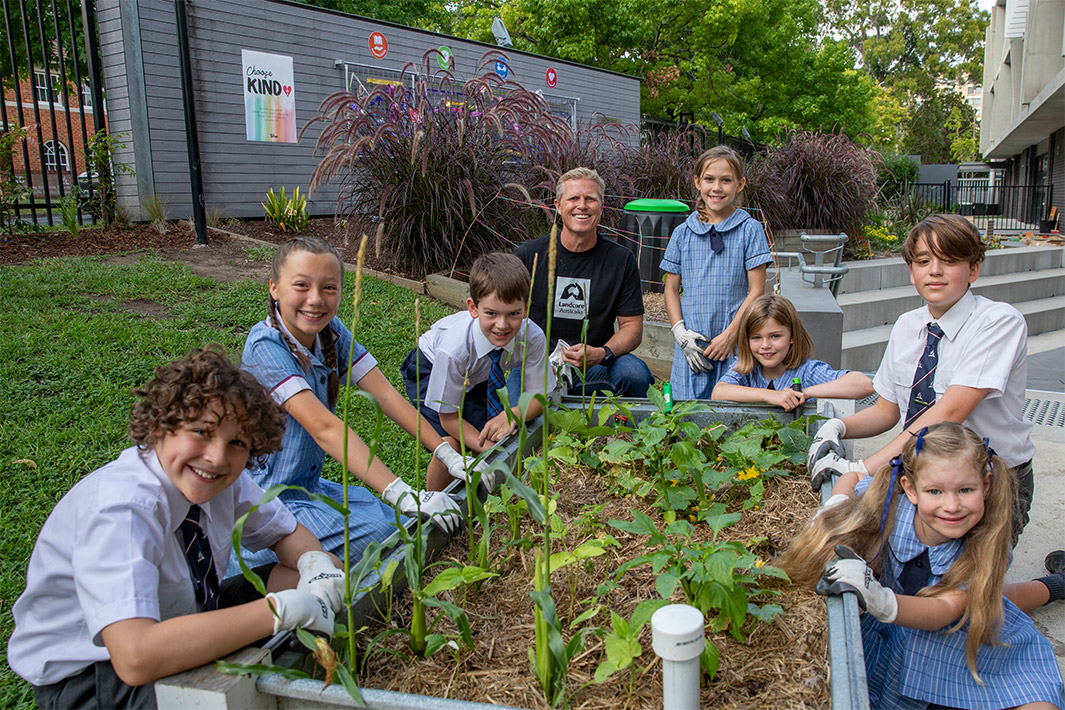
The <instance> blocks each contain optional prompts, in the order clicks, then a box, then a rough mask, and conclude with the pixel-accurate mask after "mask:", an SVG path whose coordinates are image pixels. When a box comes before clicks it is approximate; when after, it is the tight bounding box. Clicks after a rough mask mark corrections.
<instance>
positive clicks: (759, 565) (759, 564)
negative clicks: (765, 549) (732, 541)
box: [754, 560, 765, 569]
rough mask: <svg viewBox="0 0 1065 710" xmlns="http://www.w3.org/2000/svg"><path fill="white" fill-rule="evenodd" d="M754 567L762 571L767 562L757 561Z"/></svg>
mask: <svg viewBox="0 0 1065 710" xmlns="http://www.w3.org/2000/svg"><path fill="white" fill-rule="evenodd" d="M754 566H755V567H757V568H758V569H762V568H763V567H765V561H764V560H755V563H754Z"/></svg>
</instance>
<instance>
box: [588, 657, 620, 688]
mask: <svg viewBox="0 0 1065 710" xmlns="http://www.w3.org/2000/svg"><path fill="white" fill-rule="evenodd" d="M617 671H618V668H617V666H615V665H614V664H613V663H611V662H610V661H609V660H606V661H603V662H601V663H600V664H599V666H598V667H597V668H596V669H595V676H594V677H593V681H594V682H596V683H602V682H603V681H605V680H606V679H608V678H609V677H610V676H612V675H614V674H615V673H616V672H617Z"/></svg>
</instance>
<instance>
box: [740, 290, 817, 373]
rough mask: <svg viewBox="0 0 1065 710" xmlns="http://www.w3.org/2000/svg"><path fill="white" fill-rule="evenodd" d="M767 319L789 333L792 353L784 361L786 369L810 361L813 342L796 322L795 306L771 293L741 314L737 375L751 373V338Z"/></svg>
mask: <svg viewBox="0 0 1065 710" xmlns="http://www.w3.org/2000/svg"><path fill="white" fill-rule="evenodd" d="M770 319H772V320H775V321H776V322H777V323H780V324H781V325H782V326H784V327H785V328H787V329H788V330H790V331H791V351H790V352H788V356H787V357H786V358H784V367H785V369H788V370H790V369H792V368H795V367H798V366H799V365H801V364H803V363H804V362H806V361H807V360H808V359H809V358H811V357H813V354H814V341H813V339H812V338H811V337H810V334H809V333H807V332H806V328H804V327H803V325H802V321H801V320H799V314H798V312H796V310H795V306H793V305H792V304H791V301H789V300H788V299H786V298H784V297H783V296H777V295H776V294H771V293H770V294H766V295H765V296H761V297H759V298H756V299H755V300H754V301H753V302H752V303H751V305H749V306H747V310H746V311H744V312H743V317H742V318H741V319H740V337H739V339H738V342H737V343H736V365H735V368H736V372H739V373H740V374H742V375H746V374H747V373H748V372H750V371H751V370H753V369H754V366H755V364H756V363H757V360H755V358H754V353H753V352H752V351H751V343H750V340H751V336H752V335H754V334H755V332H756V331H757V330H758V329H759V328H761V327H762V326H763V325H765V322H766V321H768V320H770Z"/></svg>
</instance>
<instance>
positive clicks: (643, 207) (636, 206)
mask: <svg viewBox="0 0 1065 710" xmlns="http://www.w3.org/2000/svg"><path fill="white" fill-rule="evenodd" d="M625 209H626V210H628V211H629V212H691V207H689V206H688V205H687V204H685V203H683V202H681V201H680V200H651V199H646V198H644V199H639V200H632V201H631V202H628V203H626V205H625Z"/></svg>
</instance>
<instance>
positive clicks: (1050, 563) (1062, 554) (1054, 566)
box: [1043, 550, 1065, 574]
mask: <svg viewBox="0 0 1065 710" xmlns="http://www.w3.org/2000/svg"><path fill="white" fill-rule="evenodd" d="M1043 564H1044V565H1046V568H1047V572H1050V574H1055V573H1057V572H1062V571H1065V550H1054V551H1053V552H1051V553H1050V554H1049V555H1047V557H1046V560H1044V561H1043Z"/></svg>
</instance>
